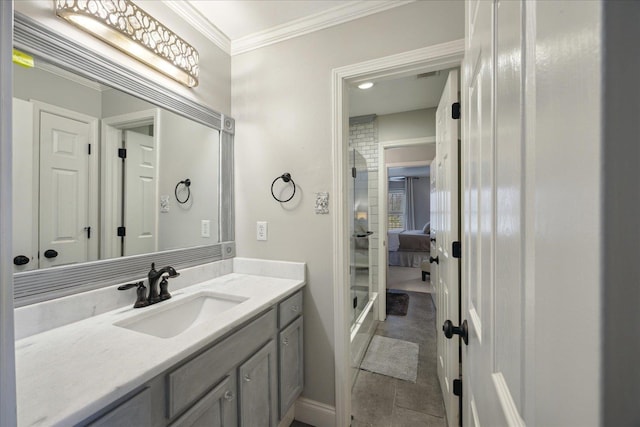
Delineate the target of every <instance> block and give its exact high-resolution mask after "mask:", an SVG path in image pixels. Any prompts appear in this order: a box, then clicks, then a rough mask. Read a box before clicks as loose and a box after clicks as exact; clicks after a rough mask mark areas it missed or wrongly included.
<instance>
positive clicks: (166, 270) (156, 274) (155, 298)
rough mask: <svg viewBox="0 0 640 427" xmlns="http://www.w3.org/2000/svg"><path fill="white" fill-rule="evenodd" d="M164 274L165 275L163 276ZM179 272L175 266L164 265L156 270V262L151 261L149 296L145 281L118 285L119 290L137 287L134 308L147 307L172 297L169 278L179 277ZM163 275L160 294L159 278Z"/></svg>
mask: <svg viewBox="0 0 640 427" xmlns="http://www.w3.org/2000/svg"><path fill="white" fill-rule="evenodd" d="M163 275H164V276H163ZM179 275H180V273H178V272H177V271H176V270H175V268H173V267H169V266H167V267H163V268H161V269H160V270H156V265H155V263H151V270H150V271H149V274H148V277H149V296H148V297H147V296H146V295H145V291H146V287H145V286H144V283H143V282H136V283H128V284H126V285H122V286H118V290H119V291H124V290H126V289H131V288H134V287H135V288H137V293H138V297H137V299H136V302H135V304H134V305H133V308H140V307H146V306H148V305H151V304H155V303H157V302H160V301H164V300H166V299H169V298H171V294H170V293H169V291H168V287H169V282H168V281H167V279H169V278H171V277H178V276H179ZM160 277H162V281H161V282H160V294H158V280H160Z"/></svg>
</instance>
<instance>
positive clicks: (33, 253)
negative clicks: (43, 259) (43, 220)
mask: <svg viewBox="0 0 640 427" xmlns="http://www.w3.org/2000/svg"><path fill="white" fill-rule="evenodd" d="M34 146H35V142H34V140H33V104H31V103H30V102H29V101H25V100H22V99H19V98H13V145H12V147H13V152H12V156H13V171H12V174H13V183H14V189H13V199H12V206H13V257H14V262H15V257H18V256H24V257H26V258H28V260H29V262H27V263H26V264H22V265H15V264H14V266H13V271H14V272H16V273H17V272H19V271H28V270H34V269H37V268H38V240H37V239H38V237H37V234H38V233H37V230H38V225H37V222H36V221H37V220H38V215H37V206H36V205H37V200H34V196H33V195H34V194H37V185H34V181H33V180H34V170H33V169H34V166H33V165H34V153H33V150H34ZM36 176H37V175H36Z"/></svg>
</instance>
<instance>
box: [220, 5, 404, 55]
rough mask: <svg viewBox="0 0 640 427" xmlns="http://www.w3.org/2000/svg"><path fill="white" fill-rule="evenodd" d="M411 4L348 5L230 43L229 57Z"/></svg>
mask: <svg viewBox="0 0 640 427" xmlns="http://www.w3.org/2000/svg"><path fill="white" fill-rule="evenodd" d="M414 1H415V0H400V1H397V0H396V1H388V0H377V1H371V0H367V1H360V2H358V3H347V4H345V5H342V6H338V7H334V8H332V9H328V10H325V11H323V12H319V13H316V14H314V15H309V16H307V17H304V18H301V19H296V20H294V21H291V22H287V23H286V24H282V25H278V26H276V27H273V28H269V29H267V30H264V31H259V32H257V33H253V34H249V35H247V36H245V37H241V38H239V39H236V40H233V41H231V56H233V55H238V54H240V53H244V52H248V51H250V50H254V49H259V48H261V47H264V46H268V45H271V44H274V43H278V42H281V41H284V40H288V39H291V38H294V37H299V36H302V35H305V34H309V33H312V32H314V31H319V30H323V29H325V28H329V27H333V26H335V25H339V24H343V23H345V22H349V21H353V20H355V19H358V18H363V17H365V16H368V15H373V14H374V13H378V12H383V11H385V10H389V9H393V8H395V7H398V6H404V5H405V4H408V3H413V2H414Z"/></svg>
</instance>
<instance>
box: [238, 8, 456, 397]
mask: <svg viewBox="0 0 640 427" xmlns="http://www.w3.org/2000/svg"><path fill="white" fill-rule="evenodd" d="M463 18H464V9H463V3H462V2H458V1H421V2H415V3H411V4H408V5H405V6H402V7H398V8H394V9H392V10H389V11H386V12H382V13H379V14H375V15H371V16H368V17H366V18H362V19H359V20H356V21H352V22H349V23H345V24H342V25H339V26H335V27H332V28H328V29H325V30H322V31H318V32H315V33H311V34H307V35H305V36H302V37H298V38H294V39H290V40H287V41H285V42H281V43H277V44H274V45H271V46H267V47H264V48H261V49H258V50H255V51H251V52H247V53H244V54H241V55H237V56H234V57H233V58H232V105H233V109H232V116H233V117H234V118H235V119H236V140H235V141H236V143H235V149H236V158H235V160H236V174H235V180H236V181H235V182H236V241H237V253H238V255H239V256H246V257H259V258H270V259H279V260H291V261H304V262H306V263H307V281H308V286H307V287H306V288H305V337H306V339H305V389H304V396H305V397H306V398H309V399H313V400H316V401H320V402H323V403H326V404H330V405H333V404H334V399H335V398H334V390H335V384H334V356H333V350H334V338H333V329H334V324H333V318H334V310H335V308H334V307H333V283H332V277H333V264H332V222H331V215H335V212H333V210H332V201H333V200H335V199H336V198H337V197H338V196H337V195H335V194H330V197H329V203H330V206H329V210H330V212H331V214H330V215H315V214H314V210H313V205H314V194H313V193H314V192H319V191H329V190H331V188H332V183H333V176H332V162H331V158H332V157H331V149H332V147H331V125H332V124H331V120H332V119H331V70H332V69H333V68H337V67H340V66H345V65H350V64H354V63H358V62H362V61H365V60H370V59H374V58H379V57H383V56H387V55H391V54H395V53H400V52H405V51H409V50H413V49H417V48H421V47H425V46H430V45H433V44H438V43H443V42H446V41H451V40H456V39H460V38H463V37H464V32H463ZM284 172H290V173H291V174H292V176H293V179H294V180H295V181H296V184H297V185H298V188H299V190H298V191H299V193H298V194H297V195H296V199H295V200H294V201H292V202H291V203H288V204H285V205H280V204H279V203H277V202H276V201H275V200H273V199H272V198H271V194H270V191H269V186H270V185H271V181H272V180H273V179H274V178H275V177H277V176H279V175H280V174H282V173H284ZM259 220H265V221H268V222H269V240H268V241H266V242H264V241H261V242H258V241H256V239H255V227H256V221H259ZM345 285H346V284H345Z"/></svg>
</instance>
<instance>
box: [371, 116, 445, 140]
mask: <svg viewBox="0 0 640 427" xmlns="http://www.w3.org/2000/svg"><path fill="white" fill-rule="evenodd" d="M435 134H436V109H435V108H425V109H422V110H413V111H405V112H402V113H395V114H384V115H382V116H378V139H379V140H380V141H383V142H384V141H397V140H399V139H411V138H421V137H425V136H435Z"/></svg>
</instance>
